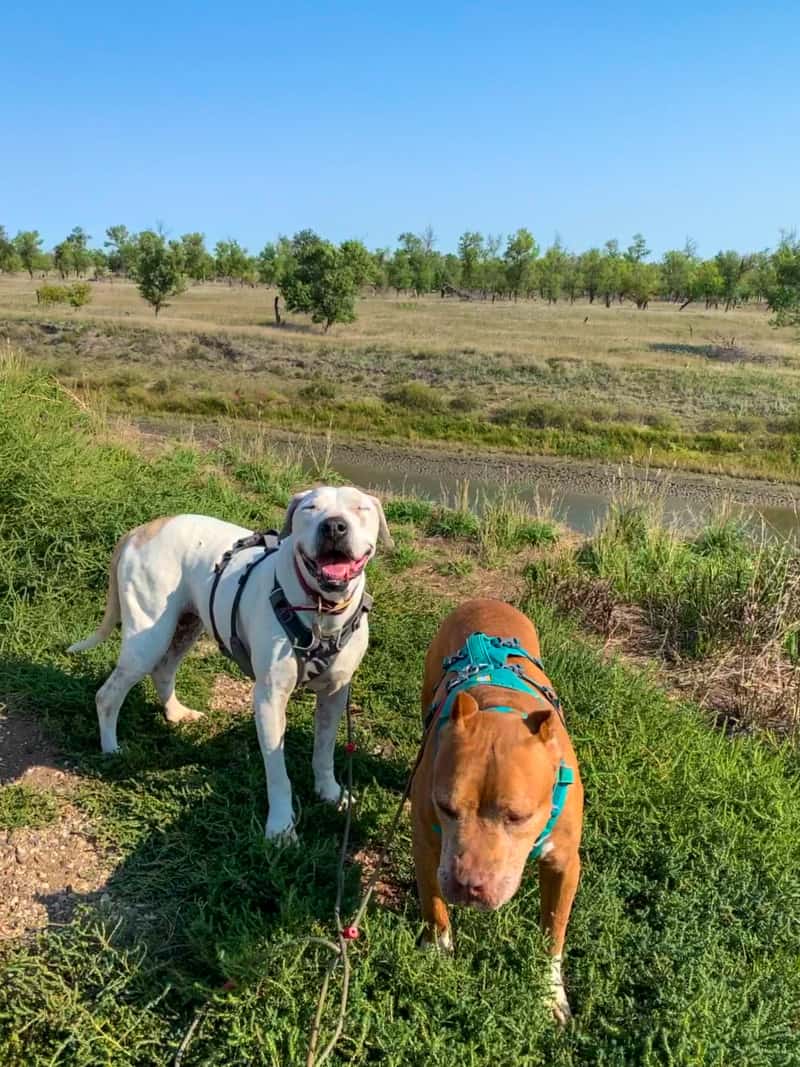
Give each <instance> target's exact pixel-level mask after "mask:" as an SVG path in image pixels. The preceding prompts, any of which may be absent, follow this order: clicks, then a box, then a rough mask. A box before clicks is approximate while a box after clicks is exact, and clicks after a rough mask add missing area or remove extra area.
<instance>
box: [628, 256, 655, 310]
mask: <svg viewBox="0 0 800 1067" xmlns="http://www.w3.org/2000/svg"><path fill="white" fill-rule="evenodd" d="M625 267H626V268H627V270H626V271H625V274H624V295H625V296H628V297H630V299H631V300H633V302H634V303H635V304H636V306H637V308H638V309H639V310H640V311H645V310H646V309H647V305H648V304H649V303H650V300H651V299H652V298H653V297H654V296H655V295H656V293H657V292H658V290H659V286H660V284H661V275H660V273H659V270H658V267H657V266H656V264H655V263H642V262H641V261H640V260H634V261H632V262H631V261H628V262H626V263H625Z"/></svg>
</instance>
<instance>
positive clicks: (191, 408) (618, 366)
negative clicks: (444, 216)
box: [0, 277, 800, 481]
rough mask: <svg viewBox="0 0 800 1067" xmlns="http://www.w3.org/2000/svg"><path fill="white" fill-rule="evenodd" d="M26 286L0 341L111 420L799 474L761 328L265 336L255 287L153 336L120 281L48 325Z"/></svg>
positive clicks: (518, 325)
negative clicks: (256, 427)
mask: <svg viewBox="0 0 800 1067" xmlns="http://www.w3.org/2000/svg"><path fill="white" fill-rule="evenodd" d="M34 288H35V282H29V281H28V280H26V279H22V278H8V277H2V278H0V315H3V317H4V326H3V330H4V332H5V334H6V336H8V337H9V338H10V340H11V341H12V342H13V343H15V344H17V345H19V346H20V347H21V348H22V349H24V351H25V352H26V354H27V355H28V357H29V358H30V359H32V360H33V361H34V362H35V363H37V364H41V365H42V366H46V367H47V368H48V369H49V370H51V371H54V372H55V373H57V374H58V376H59V378H60V379H61V380H62V381H63V382H64V383H65V384H66V385H68V386H69V388H71V389H73V390H77V391H79V392H82V391H84V390H100V391H101V392H102V393H103V394H104V396H106V397H107V399H108V403H109V404H110V405H111V407H112V408H113V409H114V410H119V411H126V412H130V411H134V412H139V413H151V412H152V413H156V412H158V413H163V414H182V415H193V416H202V417H204V418H235V419H241V420H254V421H258V422H259V423H262V424H267V425H270V426H273V427H290V428H294V429H305V430H308V431H315V432H325V431H327V430H328V429H329V428H330V427H333V428H334V429H335V430H336V432H337V433H340V434H344V435H346V436H350V437H356V438H358V437H366V438H369V439H371V440H374V439H376V438H380V439H384V440H387V441H399V442H428V443H434V444H437V445H438V446H439V447H442V448H464V447H469V448H484V449H485V448H488V449H500V450H504V451H516V452H523V453H543V454H549V455H554V456H562V457H579V458H582V459H586V460H599V461H600V460H602V461H607V460H611V461H621V460H627V459H629V458H633V459H634V460H635V461H636V462H640V463H644V462H651V463H657V464H661V465H666V466H677V467H680V468H685V469H692V470H699V471H709V472H722V473H728V474H733V475H748V476H753V477H769V478H777V479H782V480H786V481H797V479H798V477H799V476H800V432H799V428H800V406H799V405H798V401H797V397H798V395H800V348H798V345H797V343H796V338H794V336H793V335H792V334H791V333H789V332H786V331H784V332H782V333H781V332H777V331H775V330H773V329H772V328H771V327H770V326H769V325H768V315H767V313H766V312H765V311H763V310H758V309H745V310H739V311H736V312H730V313H725V312H722V311H713V310H712V311H704V310H701V309H699V308H694V307H690V308H687V309H686V310H685V311H684V312H678V311H677V310H676V309H675V307H674V305H663V304H654V305H653V306H652V307H651V309H650V310H648V311H647V312H646V313H641V312H638V311H636V310H634V309H633V308H629V307H627V306H615V307H613V308H611V309H605V308H594V307H593V308H589V307H588V306H587V305H583V304H580V305H578V304H576V305H574V306H571V305H566V304H559V305H556V306H554V307H549V306H546V305H544V304H542V303H541V302H528V301H521V302H519V303H518V304H511V303H503V302H500V303H497V304H491V303H484V302H480V301H478V302H473V303H464V302H462V301H457V302H450V301H447V300H445V301H442V300H440V299H439V298H438V297H430V298H425V299H421V300H419V301H417V302H416V303H415V304H414V313H413V314H409V313H408V311H407V310H404V306H403V303H402V302H400V301H396V300H394V299H393V298H391V297H366V298H364V299H362V300H361V301H360V303H359V321H358V322H357V323H356V324H354V325H353V326H351V327H347V328H342V329H340V330H338V331H337V332H336V333H335V335H334V336H333V337H330V336H328V337H326V338H323V337H322V336H321V334H320V333H319V332H318V330H317V329H316V328H314V327H312V326H311V325H310V324H309V323H308V322H306V321H305V320H303V318H302V317H297V316H294V317H292V318H291V321H290V322H289V323H288V324H287V326H286V327H285V328H281V329H278V328H276V327H275V326H273V325H272V324H271V322H270V316H269V305H270V302H271V294H270V293H268V292H267V291H265V290H263V289H250V288H245V289H242V288H238V287H233V288H231V287H228V286H226V285H222V286H220V285H214V284H212V285H204V286H196V287H193V288H192V289H191V290H190V291H189V292H188V293H187V294H186V295H185V296H184V297H182V298H181V299H180V300H178V301H175V303H174V304H173V306H172V307H170V308H169V309H167V312H165V314H164V316H163V317H159V320H158V322H157V323H156V322H155V321H154V320H153V319H152V317H151V316H148V314H147V313H146V310H145V308H144V307H143V306H142V302H141V301H140V300H139V297H138V296H137V295H136V291H135V289H134V288H133V287H132V286H131V285H129V284H128V283H124V282H114V283H100V284H97V285H95V286H94V287H93V294H94V297H93V303H92V305H91V306H90V307H89V308H86V309H83V310H82V311H80V312H79V313H77V314H72V313H70V315H69V316H62V317H61V318H60V319H59V318H57V317H56V319H55V320H54V317H53V314H54V313H53V312H50V311H46V310H45V309H41V308H39V309H37V308H36V305H35V297H34V295H33V293H34ZM587 317H588V322H587V321H584V320H586V319H587ZM598 398H601V399H598Z"/></svg>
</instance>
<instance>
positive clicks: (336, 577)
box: [319, 559, 364, 582]
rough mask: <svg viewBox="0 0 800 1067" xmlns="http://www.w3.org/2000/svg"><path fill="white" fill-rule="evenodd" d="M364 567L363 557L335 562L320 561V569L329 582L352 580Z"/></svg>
mask: <svg viewBox="0 0 800 1067" xmlns="http://www.w3.org/2000/svg"><path fill="white" fill-rule="evenodd" d="M363 567H364V560H363V559H347V560H337V561H336V562H335V563H323V562H320V564H319V570H320V574H321V575H322V577H323V578H327V580H328V581H329V582H351V581H352V580H353V578H355V577H356V576H357V575H358V574H360V573H361V571H362V569H363Z"/></svg>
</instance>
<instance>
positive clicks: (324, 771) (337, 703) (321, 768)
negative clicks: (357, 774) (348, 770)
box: [312, 685, 349, 804]
mask: <svg viewBox="0 0 800 1067" xmlns="http://www.w3.org/2000/svg"><path fill="white" fill-rule="evenodd" d="M348 689H349V686H346V685H345V686H342V688H341V689H337V690H336V691H335V692H334V693H319V694H318V695H317V713H316V718H315V720H314V756H313V759H312V766H313V768H314V788H315V789H316V791H317V795H318V796H319V797H321V798H322V800H325V801H327V802H328V803H329V804H338V803H339V802H340V801H341V800H343V799H344V792H343V790H342V787H341V786H340V785H339V783H338V782H337V781H336V775H335V774H334V771H333V753H334V749H335V748H336V734H337V732H338V730H339V723H340V722H341V719H342V714H343V713H344V709H345V708H346V707H347V693H348Z"/></svg>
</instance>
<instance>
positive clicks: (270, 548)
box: [208, 530, 372, 685]
mask: <svg viewBox="0 0 800 1067" xmlns="http://www.w3.org/2000/svg"><path fill="white" fill-rule="evenodd" d="M279 546H280V537H279V536H278V534H277V533H276V532H275V531H274V530H266V531H264V532H258V533H252V534H249V535H248V536H247V537H243V538H241V540H239V541H236V542H234V544H233V545H232V546H231V547H230V548H229V549H228V551H227V552H226V553H225V554H224V555H223V557H222V559H220V561H219V562H218V563H217V564H216V565H215V567H214V581H213V584H212V586H211V594H210V596H209V602H208V611H209V614H210V616H211V628H212V630H213V631H214V637H215V638H216V641H217V644H218V645H219V649H220V652H222V654H223V655H225V656H227V657H228V659H232V660H233V662H234V663H235V664H236V665H237V666H238V667H239V669H240V670H241V672H242V673H243V674H246V675H247V676H248V677H249V678H255V672H254V671H253V664H252V661H251V659H250V650H249V649H248V648H247V646H246V645H245V643H244V641H243V640H242V639H241V637H239V632H238V626H237V619H238V618H239V603H240V602H241V599H242V594H243V593H244V589H245V586H246V585H247V580H248V578H249V577H250V575H251V574H252V573H253V571H254V570H255V569H256V567H257V566H258V565H259V563H263V562H264V560H265V559H268V558H269V557H270V556H271V555H273V553H275V552H277V551H278V548H279ZM259 547H262V548H263V549H264V551H263V553H262V554H261V555H260V556H255V557H254V558H253V559H251V560H250V562H249V563H248V564H247V566H246V567H245V569H244V570H243V571H242V574H241V577H240V578H239V585H238V587H237V589H236V594H235V596H234V598H233V603H232V604H231V636H230V648H226V646H225V642H224V641H223V640H222V638H221V637H220V633H219V630H218V629H217V623H216V619H215V618H214V598H215V597H216V595H217V586H218V585H219V580H220V578H221V577H222V575H223V573H224V571H225V568H226V567H227V566H228V564H229V563H230V561H231V560H232V559H233V557H234V556H235V555H236V553H237V552H242V551H244V550H245V549H247V548H259ZM269 601H270V604H271V605H272V610H273V611H274V612H275V617H276V618H277V620H278V622H279V623H280V624H281V626H282V627H283V631H284V633H285V634H286V636H287V637H288V638H289V642H290V643H291V646H292V650H293V652H294V654H295V657H296V659H297V666H298V671H299V674H298V684H299V685H304V684H305V683H306V682H310V681H311V680H312V679H314V678H317V677H318V676H319V675H320V674H324V673H325V671H327V669H328V667H329V666H330V662H331V660H332V659H333V657H334V656H335V655H336V654H337V652H340V651H341V650H342V649H343V648H344V646H345V645H346V644H347V642H348V641H349V640H350V638H351V637H352V636H353V634H354V633H355V632H356V630H357V629H358V628H359V626H360V625H361V620H362V619H363V617H364V615H366V614H367V612H368V611H369V610H370V608H371V607H372V597H371V596H370V595H369V593H367V592H366V590H365V591H364V593H363V595H362V597H361V603H360V604H359V605H358V607H357V608H356V610H355V612H354V613H353V615H351V617H350V618H349V619H348V620H347V622H346V623H345V624H344V626H343V627H342V628H341V630H337V631H336V633H335V634H331V636H330V637H323V636H322V634H320V633H318V632H315V631H314V630H310V629H309V628H308V626H306V625H305V623H303V622H302V621H301V620H300V617H299V616H298V614H297V612H296V611H295V610H294V608H293V607H292V606H291V604H290V603H289V601H288V600H287V599H286V594H285V593H284V591H283V588H282V586H281V584H280V582H279V581H278V576H277V575H276V576H275V585H274V586H273V587H272V592H271V593H270V597H269Z"/></svg>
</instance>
